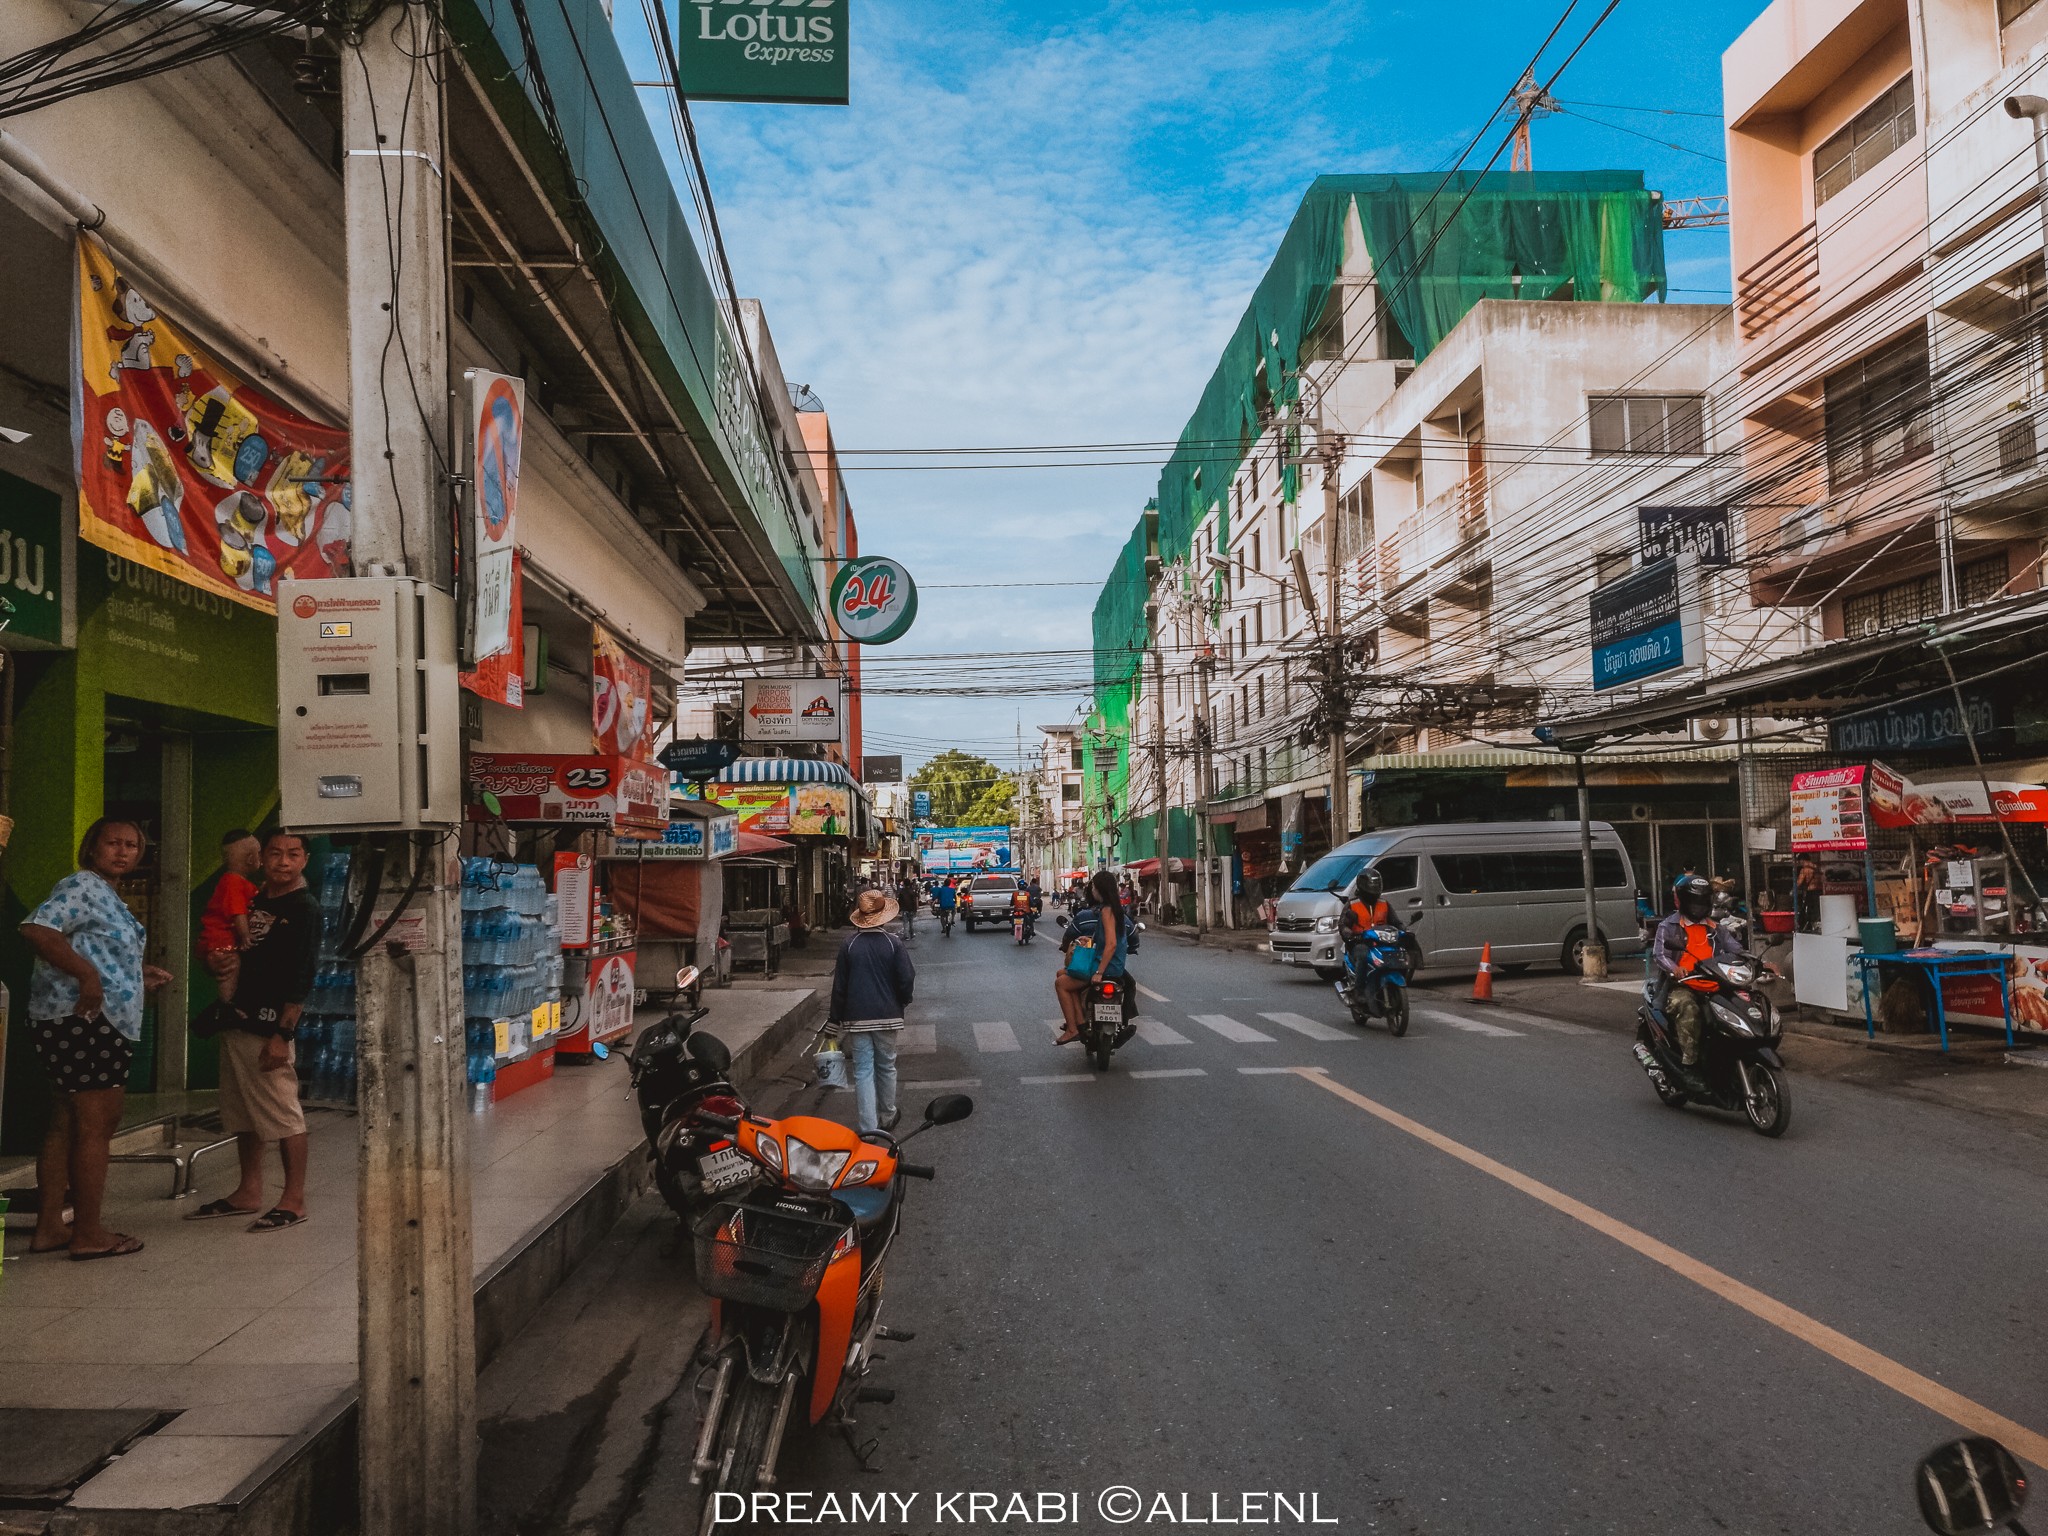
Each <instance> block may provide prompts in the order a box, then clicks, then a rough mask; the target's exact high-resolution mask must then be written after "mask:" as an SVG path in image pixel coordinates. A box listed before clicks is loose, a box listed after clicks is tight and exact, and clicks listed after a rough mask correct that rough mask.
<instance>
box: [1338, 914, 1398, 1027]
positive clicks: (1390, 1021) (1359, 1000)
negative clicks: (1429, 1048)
mask: <svg viewBox="0 0 2048 1536" xmlns="http://www.w3.org/2000/svg"><path fill="white" fill-rule="evenodd" d="M1359 937H1360V938H1361V939H1362V940H1363V941H1364V947H1365V971H1364V974H1362V975H1361V974H1360V973H1359V971H1358V969H1357V966H1356V964H1355V963H1354V961H1353V959H1352V955H1351V949H1352V947H1351V946H1350V945H1348V944H1347V945H1346V946H1345V947H1344V979H1343V980H1341V981H1339V982H1338V983H1337V984H1336V986H1337V995H1338V996H1339V997H1340V998H1342V999H1343V1000H1344V1005H1345V1007H1347V1008H1349V1009H1350V1010H1351V1021H1352V1023H1354V1024H1357V1025H1359V1026H1360V1027H1361V1028H1363V1027H1364V1025H1365V1024H1366V1023H1367V1021H1369V1020H1372V1019H1385V1020H1386V1021H1387V1033H1388V1034H1390V1035H1392V1036H1393V1037H1394V1038H1395V1039H1396V1040H1398V1039H1400V1038H1401V1036H1403V1035H1405V1034H1407V1033H1408V978H1409V976H1410V975H1411V974H1412V973H1413V971H1414V958H1413V956H1411V955H1410V954H1409V953H1408V946H1407V944H1406V943H1405V942H1403V935H1402V933H1401V931H1400V929H1398V928H1368V929H1366V930H1365V932H1364V933H1363V934H1361V935H1360V936H1359Z"/></svg>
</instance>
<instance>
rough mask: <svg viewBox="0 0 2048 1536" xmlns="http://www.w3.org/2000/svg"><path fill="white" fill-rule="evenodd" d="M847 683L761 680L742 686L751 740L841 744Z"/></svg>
mask: <svg viewBox="0 0 2048 1536" xmlns="http://www.w3.org/2000/svg"><path fill="white" fill-rule="evenodd" d="M843 690H844V684H843V682H842V681H841V679H839V678H836V677H757V678H750V679H748V680H747V681H746V682H744V683H742V684H741V685H740V734H741V735H742V736H744V737H745V738H746V739H747V740H748V741H838V740H839V739H840V736H841V732H842V726H841V720H842V713H841V711H842V709H843V706H844V702H845V701H844V699H843V698H842V693H843Z"/></svg>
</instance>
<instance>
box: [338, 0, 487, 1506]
mask: <svg viewBox="0 0 2048 1536" xmlns="http://www.w3.org/2000/svg"><path fill="white" fill-rule="evenodd" d="M349 17H350V22H349V25H348V26H347V27H346V28H345V30H344V40H343V47H342V60H341V84H342V133H343V139H344V147H345V150H346V155H345V160H344V168H343V188H344V192H345V196H346V218H347V235H346V239H347V255H348V316H349V419H350V424H351V437H352V450H351V451H352V462H353V465H354V477H355V478H354V488H353V490H352V492H351V495H350V501H351V506H352V508H353V511H354V517H355V528H354V542H353V558H354V562H355V569H356V571H357V573H358V574H361V575H411V576H416V577H419V578H422V579H423V580H425V581H428V582H431V583H433V584H434V585H436V586H439V587H443V588H448V587H452V585H453V573H454V563H455V550H454V548H453V543H452V537H451V533H450V529H451V526H452V518H451V515H450V499H449V498H450V494H451V484H450V476H451V472H452V466H451V463H450V454H451V442H450V434H449V414H450V413H449V393H448V389H449V379H448V236H447V215H448V210H447V205H446V197H447V193H446V189H445V181H444V176H443V172H444V170H445V166H444V156H445V155H446V152H447V138H446V135H445V133H444V132H443V113H444V100H443V92H442V82H441V80H440V78H439V77H438V74H437V66H438V61H439V60H440V58H441V57H442V54H443V52H444V51H445V50H446V49H447V48H448V47H449V46H450V45H449V42H448V39H447V37H446V36H445V34H444V33H443V32H442V30H441V27H440V25H439V22H438V21H437V19H436V17H437V8H436V7H434V6H431V5H428V4H424V3H418V0H398V3H393V4H384V3H380V0H368V3H363V0H358V3H357V4H355V5H354V6H353V7H351V8H350V9H349ZM361 856H362V854H361V851H360V848H359V852H358V857H361ZM459 872H460V865H459V863H458V862H457V860H456V857H455V854H454V852H453V849H452V847H444V846H443V840H442V837H441V836H440V835H437V834H433V833H414V834H394V835H392V836H391V837H390V838H389V842H388V849H387V856H386V858H385V860H384V877H383V888H382V889H381V890H379V891H377V892H375V893H373V894H374V900H375V902H376V908H377V912H378V914H379V917H378V919H377V920H378V921H381V917H382V915H383V914H384V913H388V912H390V911H392V910H393V909H395V908H396V907H397V906H398V904H399V903H400V902H402V901H405V900H407V893H408V892H410V893H411V895H410V906H409V907H408V915H409V916H410V915H412V914H417V915H418V919H419V922H418V924H417V926H415V927H412V928H411V929H410V930H409V936H408V937H407V939H406V941H405V943H404V944H403V945H400V944H398V943H385V944H379V945H377V946H375V947H373V948H372V949H371V950H370V952H368V953H366V954H364V955H363V956H362V957H361V959H360V961H359V965H358V971H357V1008H358V1018H359V1021H360V1022H359V1026H358V1035H357V1052H358V1057H359V1062H360V1073H359V1081H360V1085H361V1086H360V1101H359V1105H358V1110H359V1118H358V1126H359V1134H360V1138H361V1146H360V1157H359V1160H358V1173H357V1186H356V1204H357V1213H358V1221H359V1224H360V1228H361V1238H360V1242H359V1244H358V1260H357V1273H356V1285H357V1292H358V1296H359V1310H358V1319H359V1322H358V1329H359V1331H358V1344H357V1355H358V1361H359V1369H360V1371H361V1375H362V1405H361V1410H360V1426H359V1429H358V1441H359V1447H360V1448H359V1453H358V1456H359V1460H358V1468H359V1470H358V1486H359V1489H360V1496H361V1513H360V1517H359V1528H360V1529H361V1530H362V1532H363V1533H364V1536H469V1533H470V1532H471V1531H472V1529H473V1528H474V1526H475V1522H476V1465H475V1454H476V1329H475V1316H474V1311H473V1298H472V1285H473V1279H472V1272H471V1271H472V1266H471V1260H470V1181H469V1126H468V1115H467V1102H468V1083H467V1071H466V1067H465V1051H464V1042H463V1023H462V1020H463V1014H462V934H461V922H460V918H461V912H460V894H461V893H460V883H459ZM365 899H369V898H367V897H366V898H365ZM372 931H373V932H374V927H373V930H372Z"/></svg>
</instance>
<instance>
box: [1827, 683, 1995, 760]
mask: <svg viewBox="0 0 2048 1536" xmlns="http://www.w3.org/2000/svg"><path fill="white" fill-rule="evenodd" d="M2002 713H2003V712H2002V711H2001V710H2000V709H1999V707H1998V705H1997V703H1996V702H1995V701H1994V700H1992V699H1989V698H1987V697H1986V696H1985V695H1983V694H1981V693H1966V694H1964V695H1963V702H1962V705H1961V707H1960V708H1959V707H1958V706H1957V704H1956V701H1955V695H1953V694H1948V693H1943V694H1937V695H1935V696H1934V697H1932V698H1927V699H1920V700H1917V701H1915V702H1914V703H1911V704H1893V705H1888V706H1887V707H1886V708H1884V709H1876V710H1858V711H1857V712H1856V713H1854V714H1848V715H1837V716H1835V718H1834V719H1833V720H1831V721H1829V722H1828V748H1829V750H1830V751H1834V752H1839V753H1841V754H1842V755H1843V756H1844V757H1863V756H1868V755H1873V754H1876V753H1879V752H1921V751H1926V750H1928V749H1930V748H1934V747H1960V746H1963V745H1964V744H1965V743H1967V742H1968V741H1969V739H1970V738H1971V737H1972V736H1974V737H1975V738H1976V739H1977V741H1978V742H1979V743H1980V744H1982V743H1983V742H1984V741H1985V739H1986V738H1988V737H1991V736H1994V735H1996V734H1997V733H1998V732H1999V731H2000V730H2001V729H2002V728H2003V727H2004V725H2005V723H2006V722H2005V720H2004V719H2002V718H2001V715H2002Z"/></svg>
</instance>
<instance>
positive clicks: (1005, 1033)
mask: <svg viewBox="0 0 2048 1536" xmlns="http://www.w3.org/2000/svg"><path fill="white" fill-rule="evenodd" d="M974 1048H975V1049H976V1050H977V1051H1021V1050H1023V1049H1024V1047H1023V1046H1021V1045H1019V1044H1018V1043H1017V1031H1016V1030H1014V1029H1012V1028H1010V1024H1009V1021H1008V1020H1007V1019H996V1020H994V1021H992V1022H990V1023H986V1024H977V1025H975V1026H974Z"/></svg>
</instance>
